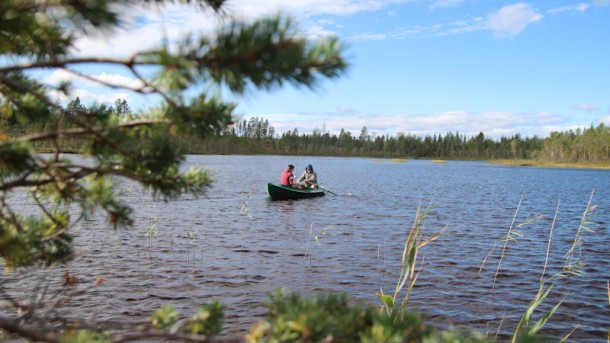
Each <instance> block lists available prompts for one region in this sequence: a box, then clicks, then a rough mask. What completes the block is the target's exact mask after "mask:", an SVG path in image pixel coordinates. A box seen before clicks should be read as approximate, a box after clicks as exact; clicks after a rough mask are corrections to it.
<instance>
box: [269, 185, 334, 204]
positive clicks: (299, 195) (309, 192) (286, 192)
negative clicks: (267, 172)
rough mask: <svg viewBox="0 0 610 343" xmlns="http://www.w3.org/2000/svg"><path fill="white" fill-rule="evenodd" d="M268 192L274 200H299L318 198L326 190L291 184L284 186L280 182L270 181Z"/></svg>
mask: <svg viewBox="0 0 610 343" xmlns="http://www.w3.org/2000/svg"><path fill="white" fill-rule="evenodd" d="M267 193H269V196H270V197H271V199H273V200H298V199H308V198H316V197H321V196H323V195H324V190H323V189H320V188H317V189H311V188H303V189H299V188H292V187H289V186H282V185H279V184H274V183H268V184H267Z"/></svg>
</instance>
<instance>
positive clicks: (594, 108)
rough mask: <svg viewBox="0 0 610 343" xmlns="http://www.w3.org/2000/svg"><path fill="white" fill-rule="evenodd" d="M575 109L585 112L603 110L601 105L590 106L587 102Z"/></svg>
mask: <svg viewBox="0 0 610 343" xmlns="http://www.w3.org/2000/svg"><path fill="white" fill-rule="evenodd" d="M573 108H574V109H577V110H579V111H584V112H595V111H597V110H599V109H600V108H601V106H600V105H599V104H589V103H586V102H583V103H580V104H578V105H576V106H574V107H573Z"/></svg>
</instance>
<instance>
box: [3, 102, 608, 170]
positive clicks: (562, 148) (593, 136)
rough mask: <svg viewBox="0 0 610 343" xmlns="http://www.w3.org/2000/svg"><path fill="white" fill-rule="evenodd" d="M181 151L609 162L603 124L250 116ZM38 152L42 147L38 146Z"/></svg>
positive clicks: (58, 124) (49, 126)
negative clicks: (277, 121)
mask: <svg viewBox="0 0 610 343" xmlns="http://www.w3.org/2000/svg"><path fill="white" fill-rule="evenodd" d="M82 109H86V108H85V107H84V106H83V105H82V104H81V103H80V100H79V99H78V98H76V100H73V101H71V102H70V103H69V104H68V105H67V107H66V109H65V111H64V112H60V111H57V110H51V111H50V115H49V117H48V120H45V121H44V122H36V123H22V122H21V121H20V120H19V118H18V117H16V116H8V117H2V118H0V141H1V140H4V139H2V137H6V136H9V137H15V136H20V135H25V134H34V133H40V132H53V131H61V130H62V129H67V128H70V127H73V125H72V124H71V120H70V117H72V116H73V115H74V114H75V113H78V111H79V110H82ZM96 110H97V111H100V110H101V111H102V112H103V111H106V112H107V114H116V115H118V116H122V117H128V116H129V117H130V116H133V114H132V112H131V109H130V108H129V105H128V104H127V102H126V101H125V100H117V101H116V102H115V104H114V106H102V107H101V109H100V108H97V109H96ZM180 143H181V145H182V147H183V148H184V149H185V150H186V151H187V152H188V153H190V154H245V155H249V154H268V155H316V156H354V157H357V156H359V157H384V158H421V159H453V160H507V159H515V160H538V161H545V162H556V163H593V164H607V163H609V162H610V151H609V147H610V127H607V126H605V125H604V124H603V123H602V124H599V125H598V126H597V127H595V126H593V125H591V126H590V127H589V128H583V129H576V130H574V131H573V130H570V131H568V132H552V133H551V134H550V135H549V136H548V137H546V138H541V137H537V136H534V137H522V136H521V135H520V134H515V135H514V136H510V137H501V138H499V139H492V138H489V137H486V136H485V134H484V133H482V132H481V133H479V134H478V135H475V136H467V135H464V134H460V133H459V132H448V133H446V134H445V135H440V134H438V135H434V134H433V135H427V136H425V137H421V136H417V135H414V134H409V133H398V134H396V135H393V136H390V135H380V136H377V135H371V134H370V133H369V131H368V129H367V128H366V127H363V128H362V129H361V130H360V132H359V133H358V134H357V135H355V134H353V133H351V132H350V131H346V130H343V129H341V132H340V133H339V134H338V135H336V134H331V133H329V132H323V131H321V130H317V129H316V130H314V132H312V133H307V134H306V133H300V132H299V131H298V129H296V128H295V129H294V130H292V131H288V132H284V133H281V134H280V133H277V132H276V131H275V129H274V128H273V126H272V125H271V124H270V123H269V121H268V120H266V119H264V118H258V117H253V118H250V119H249V120H243V121H238V122H236V123H234V124H233V125H230V126H228V127H226V128H225V129H223V130H222V131H220V132H215V133H213V134H212V135H210V136H208V137H207V138H205V139H200V138H197V137H181V138H180ZM60 144H61V145H62V148H63V149H64V151H66V152H78V146H79V145H78V142H77V141H62V142H60ZM36 148H37V149H39V150H40V151H44V150H45V146H43V145H41V146H37V147H36Z"/></svg>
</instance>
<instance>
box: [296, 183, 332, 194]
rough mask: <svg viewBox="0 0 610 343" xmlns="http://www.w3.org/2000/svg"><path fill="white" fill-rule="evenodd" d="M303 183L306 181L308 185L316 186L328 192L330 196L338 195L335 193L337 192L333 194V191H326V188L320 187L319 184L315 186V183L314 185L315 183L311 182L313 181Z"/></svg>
mask: <svg viewBox="0 0 610 343" xmlns="http://www.w3.org/2000/svg"><path fill="white" fill-rule="evenodd" d="M303 181H305V183H306V184H308V185H309V184H312V185H316V186H318V188H320V189H323V190H325V191H327V192H328V193H330V194H332V195H337V193H335V192H333V191H330V190H328V189H326V188H324V187H322V185H318V184H315V183H313V182H311V181H307V180H303Z"/></svg>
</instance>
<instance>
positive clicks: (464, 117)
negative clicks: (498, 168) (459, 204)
mask: <svg viewBox="0 0 610 343" xmlns="http://www.w3.org/2000/svg"><path fill="white" fill-rule="evenodd" d="M252 116H253V117H254V116H256V115H252ZM247 117H248V118H249V117H250V116H247ZM259 117H263V118H265V119H269V123H270V124H271V125H272V126H273V127H274V128H275V129H276V131H277V132H279V133H282V132H286V131H289V130H293V129H295V128H297V129H298V130H299V132H301V133H310V132H312V131H313V130H314V129H315V128H319V127H320V126H321V125H324V126H325V127H326V129H327V130H328V131H329V132H331V133H333V134H338V133H339V131H340V130H341V129H344V130H346V131H349V132H351V133H352V135H357V134H359V132H360V130H361V129H362V127H364V126H366V127H367V129H368V130H369V132H375V133H376V134H377V135H386V134H387V135H390V136H394V135H396V134H397V133H399V132H403V133H406V134H415V135H419V136H426V135H431V134H441V135H445V134H446V133H448V132H456V131H457V132H459V133H460V134H462V135H467V136H474V135H477V134H478V133H479V132H483V133H484V134H485V135H486V136H489V137H494V138H499V137H501V136H512V135H514V134H517V133H519V134H521V135H522V136H529V137H531V136H534V135H538V136H546V135H548V133H549V132H550V131H552V130H553V129H554V130H555V131H561V129H560V128H561V127H562V125H564V127H572V126H567V125H574V124H573V123H570V124H568V123H564V121H565V118H564V117H562V116H559V115H556V114H553V113H546V112H540V113H515V112H510V111H495V112H494V111H490V112H482V113H476V112H467V111H450V112H442V113H430V114H420V115H404V114H397V115H366V114H362V113H360V112H358V111H356V110H353V109H352V108H350V107H341V108H339V109H338V112H337V113H332V114H329V113H317V114H312V113H309V114H307V115H302V114H297V113H292V114H285V113H284V114H276V115H259ZM584 124H586V123H583V125H584Z"/></svg>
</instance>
